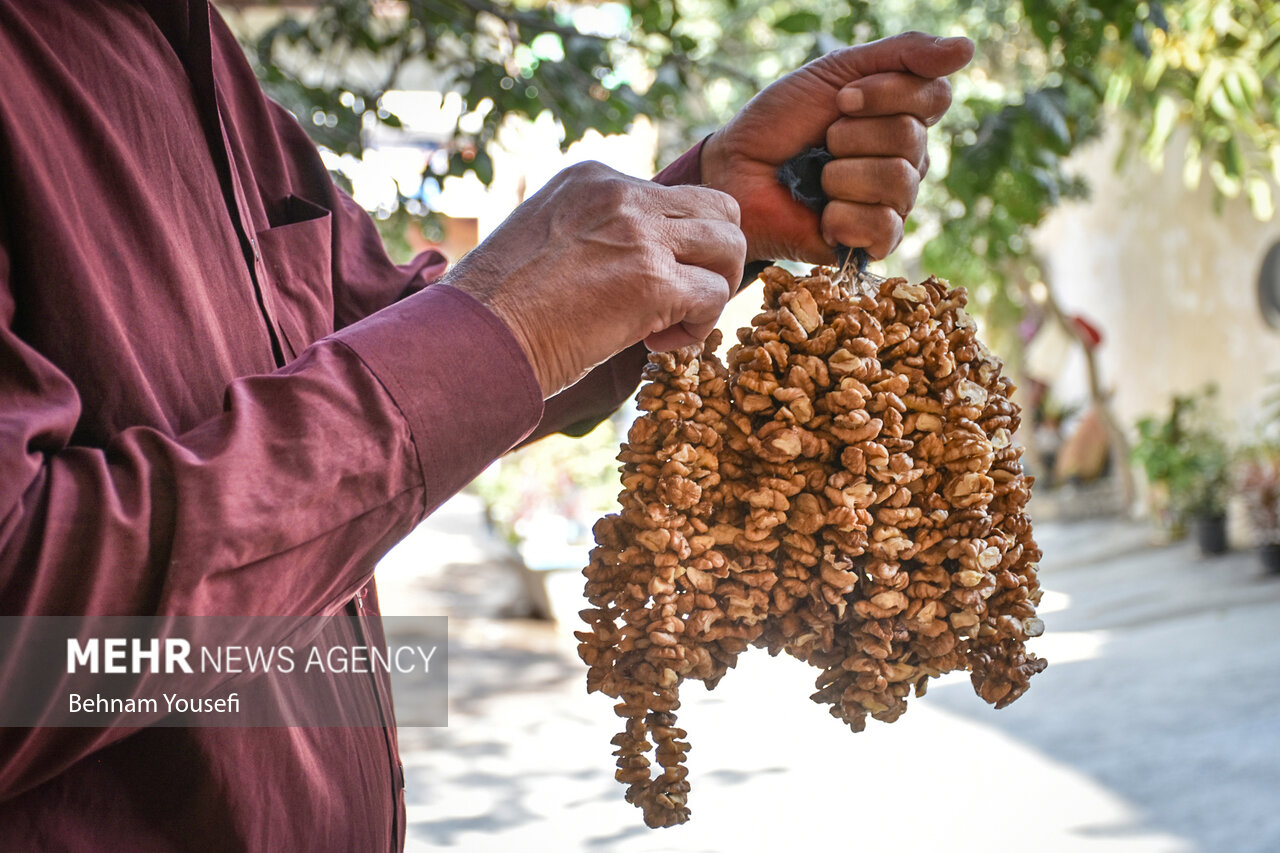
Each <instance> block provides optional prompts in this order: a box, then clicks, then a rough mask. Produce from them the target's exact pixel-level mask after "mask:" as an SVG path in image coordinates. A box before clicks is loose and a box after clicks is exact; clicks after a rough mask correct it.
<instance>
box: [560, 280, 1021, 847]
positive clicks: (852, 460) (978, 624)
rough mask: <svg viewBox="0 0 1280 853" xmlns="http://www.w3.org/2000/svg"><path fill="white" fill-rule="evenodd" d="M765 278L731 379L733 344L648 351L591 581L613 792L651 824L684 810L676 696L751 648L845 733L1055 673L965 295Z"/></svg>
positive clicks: (992, 392)
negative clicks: (770, 658) (912, 708)
mask: <svg viewBox="0 0 1280 853" xmlns="http://www.w3.org/2000/svg"><path fill="white" fill-rule="evenodd" d="M762 278H763V279H764V283H765V287H764V293H765V305H764V311H763V312H762V313H761V314H759V315H758V316H757V317H756V318H755V319H754V320H753V321H752V325H751V327H749V328H744V329H741V330H739V332H738V339H739V343H738V345H736V346H734V347H733V348H731V349H730V350H729V352H728V356H727V358H728V368H726V367H725V365H724V364H723V363H722V362H721V361H720V360H719V359H718V358H717V357H716V355H715V349H716V348H717V347H718V346H719V343H720V338H719V334H718V333H717V334H715V335H713V336H712V338H709V339H708V341H707V343H706V344H705V345H703V346H693V347H688V348H685V349H683V350H679V351H676V352H674V353H662V354H655V355H653V356H652V357H651V359H650V363H649V365H648V367H647V368H646V371H645V379H646V384H645V385H644V386H643V387H642V388H641V391H640V395H639V405H640V408H641V410H642V412H643V414H642V415H641V416H640V417H639V418H638V419H637V420H636V422H635V424H634V425H633V426H632V428H631V431H630V434H629V435H628V438H627V441H626V442H625V443H624V445H623V448H622V451H621V453H620V454H619V457H618V458H619V460H620V461H621V462H622V463H623V466H622V469H621V470H622V482H623V492H622V493H621V494H620V495H619V501H620V503H621V511H620V512H619V513H617V514H615V515H609V516H606V517H605V518H602V519H601V520H600V521H599V522H598V523H597V525H596V528H595V534H596V541H597V547H596V548H595V549H593V550H592V553H591V562H590V565H589V566H588V567H587V568H586V570H585V571H584V574H585V575H586V576H587V586H586V592H587V598H588V600H589V601H590V602H591V604H592V609H588V610H584V611H583V612H582V615H583V618H584V619H585V621H586V622H587V625H588V628H589V630H588V631H585V632H579V633H578V634H577V636H578V638H579V639H580V640H581V641H582V642H581V645H580V646H579V651H580V654H581V656H582V658H583V660H584V661H585V662H586V663H587V664H588V666H589V671H588V675H587V686H588V690H590V691H595V690H599V691H601V692H603V693H605V694H606V695H609V696H613V697H614V698H617V699H619V700H620V702H619V704H618V705H617V706H616V711H617V713H618V714H619V716H621V717H623V718H624V719H625V720H626V725H625V728H624V731H623V732H622V733H621V734H619V735H618V736H617V737H615V738H614V741H613V742H614V745H615V746H617V747H618V749H617V750H616V751H615V753H614V754H615V755H617V756H618V772H617V778H618V780H619V781H621V782H625V783H627V785H628V791H627V799H628V801H630V802H632V803H634V804H636V805H637V806H639V807H640V808H642V809H643V810H644V815H645V821H646V823H648V824H649V825H650V826H670V825H673V824H676V823H683V822H684V821H685V820H687V819H688V816H689V809H688V807H687V804H686V802H687V795H688V791H689V785H688V782H687V781H686V778H685V777H686V775H687V769H686V768H685V767H684V757H685V754H686V753H687V752H688V749H689V746H688V744H687V743H686V742H685V741H684V740H683V738H684V737H685V732H684V730H683V729H680V728H677V727H676V726H675V711H676V710H677V709H678V707H679V699H678V690H679V685H680V683H681V682H682V681H683V680H685V679H686V678H695V679H698V680H701V681H703V682H704V683H706V685H707V686H708V687H709V688H710V687H714V686H715V685H716V683H718V682H719V680H720V678H721V677H723V675H724V673H725V672H726V671H727V669H728V667H731V666H733V664H734V663H735V661H736V659H737V656H738V654H740V653H741V652H742V651H744V650H745V648H746V646H747V645H748V644H754V645H758V646H761V647H764V648H767V649H768V650H769V651H770V653H772V654H776V653H777V652H779V651H784V650H785V651H786V652H787V653H788V654H791V655H793V656H794V657H796V658H799V659H800V660H804V661H807V662H809V663H810V664H812V665H813V666H815V667H817V668H818V669H819V670H821V674H820V675H819V676H818V679H817V687H818V690H817V692H816V693H814V695H813V699H814V700H815V701H818V702H823V703H826V704H828V705H830V706H831V713H832V715H834V716H836V717H838V718H839V719H841V720H844V721H845V722H846V723H848V724H849V726H850V727H851V728H852V729H853V730H854V731H860V730H861V729H862V728H863V727H864V726H865V725H866V718H867V716H873V717H875V718H876V719H879V720H883V721H886V722H890V721H893V720H895V719H897V718H898V717H899V716H900V715H901V714H902V713H903V712H904V711H905V710H906V704H907V697H908V694H910V693H911V692H913V691H914V693H915V695H917V696H920V695H923V694H924V692H925V689H926V687H927V683H928V679H929V678H930V677H936V676H938V675H941V674H942V673H944V672H949V671H952V670H957V669H967V670H969V671H971V673H972V678H973V683H974V687H975V690H976V691H977V692H978V694H979V695H980V696H982V698H983V699H985V700H986V701H988V702H991V703H993V704H995V705H996V706H997V707H1004V706H1005V705H1007V704H1009V703H1010V702H1012V701H1013V700H1015V699H1016V698H1017V697H1018V696H1020V695H1021V694H1022V693H1023V692H1025V690H1026V688H1027V684H1028V680H1029V679H1030V677H1031V676H1032V675H1034V674H1035V673H1037V672H1039V671H1041V670H1042V669H1044V666H1045V662H1044V661H1043V660H1040V659H1038V658H1036V657H1035V656H1034V655H1028V654H1027V653H1026V649H1025V645H1024V643H1025V640H1026V639H1027V638H1028V637H1031V636H1035V635H1037V634H1038V633H1039V632H1040V630H1041V625H1040V622H1039V620H1037V619H1036V618H1035V604H1037V603H1038V602H1039V598H1040V591H1039V586H1038V583H1037V581H1036V572H1035V564H1036V561H1037V560H1039V558H1040V552H1039V550H1038V549H1037V548H1036V545H1035V542H1034V541H1033V540H1032V538H1031V525H1030V521H1029V519H1028V518H1027V516H1026V515H1025V513H1024V512H1023V509H1024V507H1025V505H1026V502H1027V499H1028V498H1029V497H1030V487H1031V478H1028V477H1025V476H1024V475H1023V474H1022V466H1021V462H1020V457H1021V449H1020V448H1018V447H1016V446H1015V445H1013V444H1012V441H1011V435H1012V433H1013V432H1014V431H1015V430H1016V429H1017V427H1018V410H1017V407H1016V406H1015V405H1014V404H1013V403H1012V401H1011V400H1010V399H1009V395H1010V394H1011V392H1012V390H1013V388H1012V384H1011V383H1010V382H1009V381H1008V380H1007V379H1005V378H1003V377H1002V376H1001V375H1000V364H999V361H998V360H997V359H996V358H995V357H994V356H993V355H992V354H991V353H990V352H989V351H988V350H987V349H986V347H985V346H983V345H982V343H981V342H980V341H978V340H977V338H976V336H975V334H974V332H975V328H974V325H973V321H972V320H971V319H970V318H969V317H968V316H967V315H966V314H965V313H964V311H963V308H964V304H965V300H966V296H965V292H964V291H963V290H962V289H954V290H948V289H947V287H946V285H945V283H943V282H940V281H938V280H937V279H932V278H931V279H929V280H928V281H926V282H923V283H921V284H916V285H911V284H908V283H907V282H906V281H905V280H904V279H892V280H889V281H886V282H884V283H883V284H882V285H881V286H880V291H879V293H878V294H876V295H875V296H869V295H860V294H857V293H855V292H854V291H853V289H852V288H851V286H850V282H849V281H848V280H847V279H840V278H839V277H838V276H836V275H835V274H834V271H832V270H828V269H824V268H816V269H814V271H813V272H812V274H811V275H809V276H808V277H805V278H800V279H797V278H794V277H792V276H791V275H790V274H789V273H787V272H786V271H784V270H782V269H780V268H778V267H771V268H769V269H768V270H766V271H765V272H764V274H763V275H762ZM651 747H656V749H655V755H656V757H657V760H658V764H659V765H660V768H661V772H660V773H659V775H658V776H657V777H656V778H655V777H652V776H651V773H650V766H651V763H650V761H649V759H648V758H647V757H646V756H645V754H644V753H646V752H647V751H648V750H649V749H650V748H651Z"/></svg>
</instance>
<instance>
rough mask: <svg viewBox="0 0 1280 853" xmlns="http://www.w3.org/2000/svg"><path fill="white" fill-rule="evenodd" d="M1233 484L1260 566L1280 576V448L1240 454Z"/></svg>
mask: <svg viewBox="0 0 1280 853" xmlns="http://www.w3.org/2000/svg"><path fill="white" fill-rule="evenodd" d="M1236 484H1237V486H1236V487H1237V491H1238V493H1239V495H1240V498H1241V502H1242V503H1243V504H1244V510H1245V516H1246V518H1247V519H1248V521H1249V526H1250V528H1252V530H1253V536H1254V542H1255V544H1256V545H1257V546H1258V554H1259V557H1260V558H1261V560H1262V565H1263V566H1264V567H1265V568H1266V570H1267V571H1269V572H1280V445H1276V444H1260V445H1256V446H1254V447H1252V448H1249V449H1248V450H1246V451H1245V452H1244V453H1243V454H1241V462H1240V468H1239V472H1238V474H1237V478H1236Z"/></svg>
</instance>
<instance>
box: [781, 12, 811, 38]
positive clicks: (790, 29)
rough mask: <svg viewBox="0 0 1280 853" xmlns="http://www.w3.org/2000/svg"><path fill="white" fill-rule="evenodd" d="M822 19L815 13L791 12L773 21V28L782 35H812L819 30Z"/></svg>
mask: <svg viewBox="0 0 1280 853" xmlns="http://www.w3.org/2000/svg"><path fill="white" fill-rule="evenodd" d="M821 27H822V18H821V17H820V16H819V15H818V14H817V13H816V12H806V11H799V12H792V13H791V14H790V15H785V16H783V17H782V18H781V19H780V20H778V21H775V22H774V24H773V28H774V29H775V30H781V31H782V32H784V33H812V32H816V31H817V30H819V29H821Z"/></svg>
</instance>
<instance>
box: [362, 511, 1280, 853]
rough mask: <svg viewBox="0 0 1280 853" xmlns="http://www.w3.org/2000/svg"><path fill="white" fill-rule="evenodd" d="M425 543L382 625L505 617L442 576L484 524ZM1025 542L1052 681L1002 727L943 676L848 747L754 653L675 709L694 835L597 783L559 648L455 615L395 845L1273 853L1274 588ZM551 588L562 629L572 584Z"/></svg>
mask: <svg viewBox="0 0 1280 853" xmlns="http://www.w3.org/2000/svg"><path fill="white" fill-rule="evenodd" d="M430 524H432V525H436V526H438V529H440V530H444V531H448V533H449V535H451V536H455V537H461V538H459V539H456V540H452V539H449V538H447V537H440V536H437V535H436V533H434V532H433V531H432V530H431V529H429V528H424V529H423V530H422V531H420V532H419V533H418V534H417V535H416V536H415V537H414V538H413V539H411V540H410V542H409V543H407V544H406V546H404V547H403V548H402V549H400V551H398V552H396V554H395V555H393V558H392V559H391V560H390V561H389V563H388V565H387V566H386V567H385V568H384V572H383V575H384V579H383V581H382V584H383V593H382V595H383V605H384V610H385V611H386V612H388V613H393V612H395V613H399V612H404V611H402V610H398V609H396V605H397V604H399V605H403V606H413V605H414V604H415V603H417V604H421V605H423V607H424V608H427V609H430V608H436V609H437V611H438V608H440V607H442V606H445V605H446V604H447V602H448V600H449V596H450V594H451V593H450V591H449V590H450V588H451V587H453V586H456V585H459V584H460V585H461V586H463V587H466V586H467V584H468V582H471V583H473V584H478V585H479V587H480V588H479V589H478V590H477V589H471V590H470V591H466V590H465V589H464V590H463V592H464V593H465V594H466V595H468V596H471V598H469V599H467V601H469V602H470V603H469V604H468V605H467V606H468V607H470V608H472V610H471V612H477V605H476V601H478V600H479V599H483V598H484V596H485V595H486V594H487V595H488V597H489V599H490V600H491V603H500V599H502V597H503V596H507V595H518V588H517V586H512V585H509V584H507V582H506V581H504V580H502V578H503V577H504V573H503V571H502V570H494V569H492V568H488V569H486V568H484V565H483V563H481V564H480V565H478V566H477V567H475V568H474V570H473V571H471V572H470V573H468V571H467V569H466V567H465V563H464V561H463V560H461V559H459V558H456V557H453V556H449V553H448V552H449V550H450V547H451V546H450V545H449V543H453V544H457V545H459V546H461V545H462V543H463V542H464V541H469V544H467V545H466V546H464V547H460V548H459V554H460V555H463V556H465V555H468V554H469V556H467V557H466V559H469V560H477V561H480V560H483V559H484V558H485V557H486V555H489V556H491V555H492V554H493V553H495V552H496V551H500V549H494V546H492V545H491V544H490V545H484V544H481V545H480V546H477V545H476V544H475V542H476V541H481V542H482V543H483V540H482V539H479V538H477V537H474V536H473V537H472V538H471V539H470V540H468V539H467V534H468V532H469V531H471V532H474V531H473V530H472V529H471V527H469V526H468V525H471V526H472V527H474V528H475V530H478V529H479V526H478V523H477V522H476V520H475V518H474V505H470V508H469V505H468V504H467V503H466V501H465V500H464V501H462V502H457V505H456V506H455V505H452V504H451V505H450V506H449V507H446V509H445V510H444V511H443V512H442V513H441V514H440V515H439V516H438V517H437V518H436V519H435V520H433V521H432V522H430ZM1041 538H1042V540H1043V541H1044V544H1045V546H1046V551H1047V554H1048V556H1047V558H1046V561H1045V563H1046V568H1045V570H1044V573H1043V579H1044V583H1045V586H1046V587H1047V589H1048V592H1047V594H1046V596H1045V601H1044V604H1043V608H1042V609H1043V613H1044V616H1045V621H1046V624H1047V631H1046V633H1045V635H1044V636H1043V637H1042V638H1040V639H1039V640H1037V641H1035V650H1036V651H1037V653H1039V654H1041V655H1042V656H1044V657H1047V658H1048V659H1049V660H1050V666H1049V669H1048V670H1046V671H1045V673H1043V674H1042V675H1040V676H1038V677H1037V679H1036V681H1035V682H1034V683H1033V687H1032V689H1031V691H1030V692H1029V693H1028V694H1027V695H1026V696H1024V697H1023V698H1022V699H1021V700H1019V701H1018V702H1017V703H1016V704H1015V705H1013V706H1012V707H1010V708H1008V709H1006V710H1003V711H994V710H992V709H991V708H990V707H989V706H987V705H986V704H984V703H983V702H982V701H981V700H979V699H978V698H977V697H976V696H975V695H974V694H973V692H972V690H971V689H970V687H969V685H968V682H967V679H965V678H963V677H960V676H952V677H949V678H945V679H942V680H940V681H939V682H937V683H936V684H935V685H934V686H933V687H932V688H931V689H930V691H929V693H928V695H927V696H925V697H924V698H922V699H920V700H916V701H913V703H912V706H911V710H910V711H909V712H908V713H907V714H906V715H905V716H904V717H903V718H902V719H901V720H899V721H898V722H897V723H894V724H892V725H884V724H878V723H874V722H872V723H871V724H870V726H869V727H868V729H867V731H865V732H862V733H860V734H853V733H851V732H849V731H848V730H847V729H846V728H844V727H843V726H841V725H840V724H839V723H838V722H837V721H835V720H834V719H832V718H831V717H830V716H828V715H827V714H826V712H825V711H824V710H823V709H822V708H820V707H818V706H816V705H814V704H813V703H812V702H810V701H809V700H808V698H807V697H808V695H809V693H810V692H812V686H811V682H812V675H811V673H810V672H809V670H808V669H807V668H806V667H805V666H803V665H801V664H799V663H797V662H795V661H793V660H789V659H785V658H779V659H772V658H770V657H768V655H767V654H765V653H764V652H759V651H754V650H753V651H752V652H749V653H748V654H746V655H745V656H744V658H743V659H742V662H741V664H740V665H739V667H738V669H737V670H736V671H733V672H731V673H730V674H729V675H728V676H727V677H726V678H725V679H724V681H723V683H722V684H721V686H720V687H719V688H717V689H716V690H715V691H714V692H711V693H708V692H707V691H705V690H703V689H702V688H701V687H700V686H693V687H689V688H687V689H686V691H685V693H684V697H683V698H684V705H683V708H682V709H681V711H680V724H681V725H682V726H683V727H685V728H686V729H687V730H688V731H689V740H690V741H691V742H692V744H693V751H692V752H691V754H690V761H689V764H690V768H691V776H690V779H691V782H692V785H693V792H692V795H691V800H690V802H691V805H692V807H693V819H692V821H691V822H690V823H688V824H687V825H685V826H682V827H677V828H674V829H669V830H649V829H646V828H645V827H644V825H643V823H642V822H641V820H640V813H639V811H638V810H636V809H634V808H632V807H631V806H629V805H627V804H626V803H625V802H624V801H623V798H622V791H623V789H622V786H621V785H619V784H617V783H616V782H614V781H613V778H612V761H613V759H612V756H610V754H609V753H610V751H611V749H612V747H611V746H610V744H609V739H610V738H611V737H612V735H613V733H614V732H615V731H616V729H615V722H614V721H615V719H616V718H615V717H614V716H613V713H612V710H611V707H610V706H611V702H610V701H609V700H607V699H605V698H603V697H600V696H598V695H597V696H588V695H587V694H586V693H585V690H584V688H583V683H582V676H583V670H582V667H581V664H580V663H579V662H578V660H577V658H576V655H575V653H574V649H573V640H572V638H571V636H570V632H571V630H572V629H573V627H574V626H572V625H559V626H557V627H554V628H550V627H546V626H543V625H539V624H536V623H529V622H524V621H501V620H492V619H483V618H472V619H465V620H464V619H457V618H455V619H454V620H453V623H452V628H451V643H452V647H451V653H450V660H451V679H452V683H451V691H450V693H451V698H452V703H451V712H450V726H449V727H448V728H443V729H405V730H402V748H403V752H404V761H405V766H406V772H407V778H408V788H407V791H406V794H407V802H408V803H409V821H410V827H409V845H408V849H409V850H411V851H413V850H418V851H422V850H434V849H443V848H455V849H459V850H475V851H489V850H492V851H499V850H502V851H506V850H537V851H541V850H605V851H613V850H617V851H639V850H646V851H665V850H671V851H715V853H721V851H730V850H732V851H739V850H745V851H756V850H760V851H764V850H770V851H771V850H783V849H785V850H792V849H795V850H813V849H821V850H868V849H871V850H877V849H886V848H888V847H889V846H890V845H892V846H893V847H894V848H896V849H900V850H907V851H915V850H930V851H932V850H955V851H975V853H976V851H1013V850H1024V849H1030V850H1043V851H1059V850H1061V851H1076V850H1079V851H1104V850H1115V851H1136V852H1137V853H1144V851H1192V850H1203V851H1241V852H1242V853H1247V851H1258V853H1263V852H1264V851H1268V852H1269V851H1275V850H1280V817H1277V815H1276V809H1275V803H1276V802H1280V674H1277V671H1276V667H1277V664H1276V661H1278V660H1280V634H1278V632H1277V630H1276V628H1277V626H1280V579H1263V578H1260V577H1259V576H1258V570H1257V569H1256V568H1255V566H1254V563H1253V560H1252V556H1251V555H1247V554H1237V555H1232V556H1229V557H1225V558H1220V559H1217V560H1214V561H1211V562H1208V561H1201V560H1199V559H1198V558H1195V557H1194V556H1193V555H1192V552H1191V551H1190V549H1189V548H1188V547H1185V546H1175V547H1173V548H1164V549H1150V548H1147V547H1145V531H1143V530H1141V529H1135V528H1132V527H1124V526H1117V525H1109V524H1099V523H1095V524H1091V525H1086V526H1078V527H1075V528H1072V527H1047V526H1046V527H1042V528H1041ZM468 548H469V549H471V550H470V551H468V550H467V549H468ZM1108 554H1113V555H1116V556H1115V557H1114V558H1113V559H1108V558H1106V555H1108ZM442 560H443V561H446V562H450V563H453V567H452V568H451V569H449V570H448V575H449V577H448V578H446V579H445V580H444V582H443V584H442V583H441V582H440V581H439V578H438V576H437V579H436V580H432V577H431V575H432V572H433V571H438V569H433V568H432V566H433V565H435V566H437V567H438V566H439V564H440V562H441V561H442ZM415 567H416V568H415ZM414 576H416V577H417V579H416V580H414V579H413V578H414ZM486 578H487V580H486ZM551 581H552V582H551V584H550V588H551V590H552V598H553V603H554V604H556V606H557V608H558V609H559V610H560V611H565V610H569V609H572V608H576V606H577V596H578V594H579V588H578V580H577V578H576V577H575V576H574V574H573V573H570V572H565V573H561V574H558V575H554V576H553V577H552V578H551ZM504 584H506V585H504ZM486 590H487V593H486ZM476 596H479V599H477V598H476ZM437 611H433V612H437ZM424 612H425V610H424Z"/></svg>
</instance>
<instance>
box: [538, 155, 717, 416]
mask: <svg viewBox="0 0 1280 853" xmlns="http://www.w3.org/2000/svg"><path fill="white" fill-rule="evenodd" d="M703 142H705V140H703ZM702 145H703V143H702V142H699V143H698V144H697V145H695V146H693V147H692V148H690V149H689V150H688V151H686V152H685V153H684V154H682V155H680V157H678V158H676V159H675V160H674V161H672V163H671V165H669V166H667V167H666V168H665V169H663V170H662V171H661V172H659V173H658V174H657V175H656V176H655V177H654V179H653V180H654V181H656V182H658V183H660V184H662V185H664V186H669V187H674V186H680V185H684V186H688V185H697V184H701V183H702V168H701V165H700V159H701V156H702ZM648 360H649V351H648V350H647V349H645V345H644V344H643V343H639V344H635V345H634V346H631V347H629V348H627V349H625V350H623V351H622V352H620V353H618V354H617V355H615V356H614V357H613V358H611V359H609V360H608V361H606V362H604V363H603V364H601V365H599V366H598V367H596V368H595V369H594V370H592V371H591V372H590V373H588V374H587V375H586V376H584V377H582V379H580V380H578V381H577V382H576V383H575V384H573V385H572V386H570V387H568V388H566V389H565V390H563V391H561V392H560V393H559V394H556V395H555V396H554V397H551V398H550V399H549V400H547V402H546V406H545V409H544V411H543V416H542V420H541V421H540V422H539V423H538V426H537V428H536V429H535V430H534V431H533V433H532V434H531V435H530V436H529V439H528V440H529V441H536V440H537V439H539V438H542V437H543V436H547V435H550V434H552V433H555V432H563V433H566V434H568V435H575V436H576V435H586V434H587V433H588V432H590V431H591V430H592V429H594V428H595V427H596V425H597V424H599V423H600V422H601V421H603V420H604V419H605V418H607V417H609V415H611V414H613V412H615V411H616V410H617V409H618V407H619V406H621V405H622V404H623V403H624V402H626V400H627V399H628V398H629V397H631V395H632V394H634V393H635V390H636V386H638V385H639V384H640V371H642V370H643V369H644V366H645V363H646V362H647V361H648Z"/></svg>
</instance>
